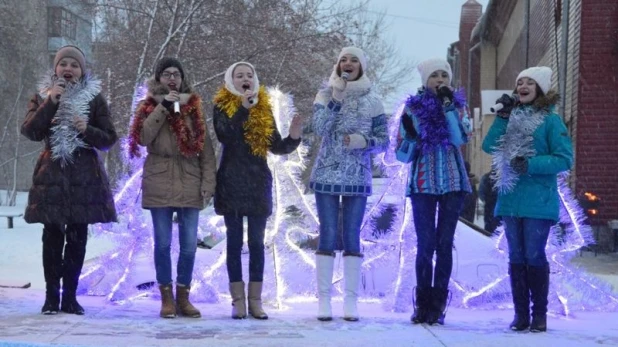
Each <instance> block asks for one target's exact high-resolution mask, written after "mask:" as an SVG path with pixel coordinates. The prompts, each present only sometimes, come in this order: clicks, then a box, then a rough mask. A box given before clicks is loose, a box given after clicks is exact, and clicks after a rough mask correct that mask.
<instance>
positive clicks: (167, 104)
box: [161, 99, 174, 113]
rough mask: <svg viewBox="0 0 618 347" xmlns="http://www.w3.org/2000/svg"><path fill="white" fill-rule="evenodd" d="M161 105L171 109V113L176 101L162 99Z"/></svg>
mask: <svg viewBox="0 0 618 347" xmlns="http://www.w3.org/2000/svg"><path fill="white" fill-rule="evenodd" d="M161 105H163V107H165V108H166V109H168V110H169V111H170V113H173V112H172V110H173V108H174V103H173V102H171V101H169V100H167V99H163V101H161Z"/></svg>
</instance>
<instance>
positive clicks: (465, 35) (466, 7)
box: [454, 0, 483, 89]
mask: <svg viewBox="0 0 618 347" xmlns="http://www.w3.org/2000/svg"><path fill="white" fill-rule="evenodd" d="M482 10H483V6H482V5H481V4H479V3H478V2H476V1H475V0H468V1H466V2H465V3H464V4H463V5H462V6H461V16H460V19H459V42H458V46H459V47H458V48H459V54H460V56H459V76H454V80H455V81H454V82H455V87H465V88H466V89H468V62H469V59H470V57H469V51H470V47H471V45H470V36H471V34H472V29H474V26H475V25H476V23H477V22H478V20H479V18H481V15H482Z"/></svg>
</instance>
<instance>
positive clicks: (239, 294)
mask: <svg viewBox="0 0 618 347" xmlns="http://www.w3.org/2000/svg"><path fill="white" fill-rule="evenodd" d="M230 295H232V318H234V319H243V318H246V317H247V300H246V297H245V282H242V281H241V282H231V283H230Z"/></svg>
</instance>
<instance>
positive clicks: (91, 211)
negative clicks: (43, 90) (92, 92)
mask: <svg viewBox="0 0 618 347" xmlns="http://www.w3.org/2000/svg"><path fill="white" fill-rule="evenodd" d="M89 106H90V114H89V120H88V128H87V129H86V132H85V133H84V134H81V135H80V136H81V137H82V138H83V140H84V142H86V143H87V144H89V145H90V146H91V148H79V149H77V150H76V151H75V152H74V153H73V163H70V164H66V165H65V166H64V167H62V166H61V165H60V161H54V160H52V158H51V156H52V150H51V146H50V142H49V141H50V138H49V137H50V136H51V131H50V129H51V127H52V119H53V118H54V116H55V114H56V111H57V110H58V104H54V103H53V102H51V101H49V99H45V100H43V99H42V98H41V97H40V96H39V95H34V96H33V97H32V99H31V100H30V103H29V104H28V114H27V115H26V119H25V120H24V123H23V124H22V126H21V134H22V135H24V136H25V137H27V138H28V139H30V140H32V141H44V143H45V147H44V148H43V151H42V152H41V154H40V155H39V159H38V161H37V163H36V166H35V168H34V174H33V177H32V187H31V188H30V192H29V194H28V206H27V207H26V213H25V215H24V219H25V220H26V222H27V223H43V224H78V223H80V224H81V223H83V224H92V223H107V222H115V221H116V209H115V206H114V200H113V196H112V191H111V189H110V185H109V180H108V178H107V174H106V172H105V168H104V167H103V162H102V161H101V159H100V157H99V154H98V153H97V152H96V150H95V148H96V149H99V150H107V149H109V148H110V147H111V146H112V145H113V144H114V143H115V142H116V140H117V139H118V137H117V135H116V130H115V129H114V125H113V123H112V120H111V117H110V114H109V108H108V106H107V102H106V101H105V98H104V97H103V96H102V95H101V94H98V95H97V96H96V97H95V98H94V99H92V100H91V101H90V104H89Z"/></svg>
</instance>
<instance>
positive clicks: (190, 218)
mask: <svg viewBox="0 0 618 347" xmlns="http://www.w3.org/2000/svg"><path fill="white" fill-rule="evenodd" d="M174 212H176V214H177V216H178V241H179V244H180V255H179V256H178V264H177V267H176V270H177V271H176V272H177V277H176V283H178V284H182V285H184V286H187V287H188V286H190V285H191V280H192V279H193V265H194V264H195V251H196V250H197V222H198V219H199V214H200V210H198V209H197V208H179V207H159V208H151V209H150V214H151V216H152V225H153V227H154V260H155V269H156V271H157V282H158V283H159V284H162V285H168V284H171V283H172V257H171V255H170V250H171V245H172V216H173V215H174Z"/></svg>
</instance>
